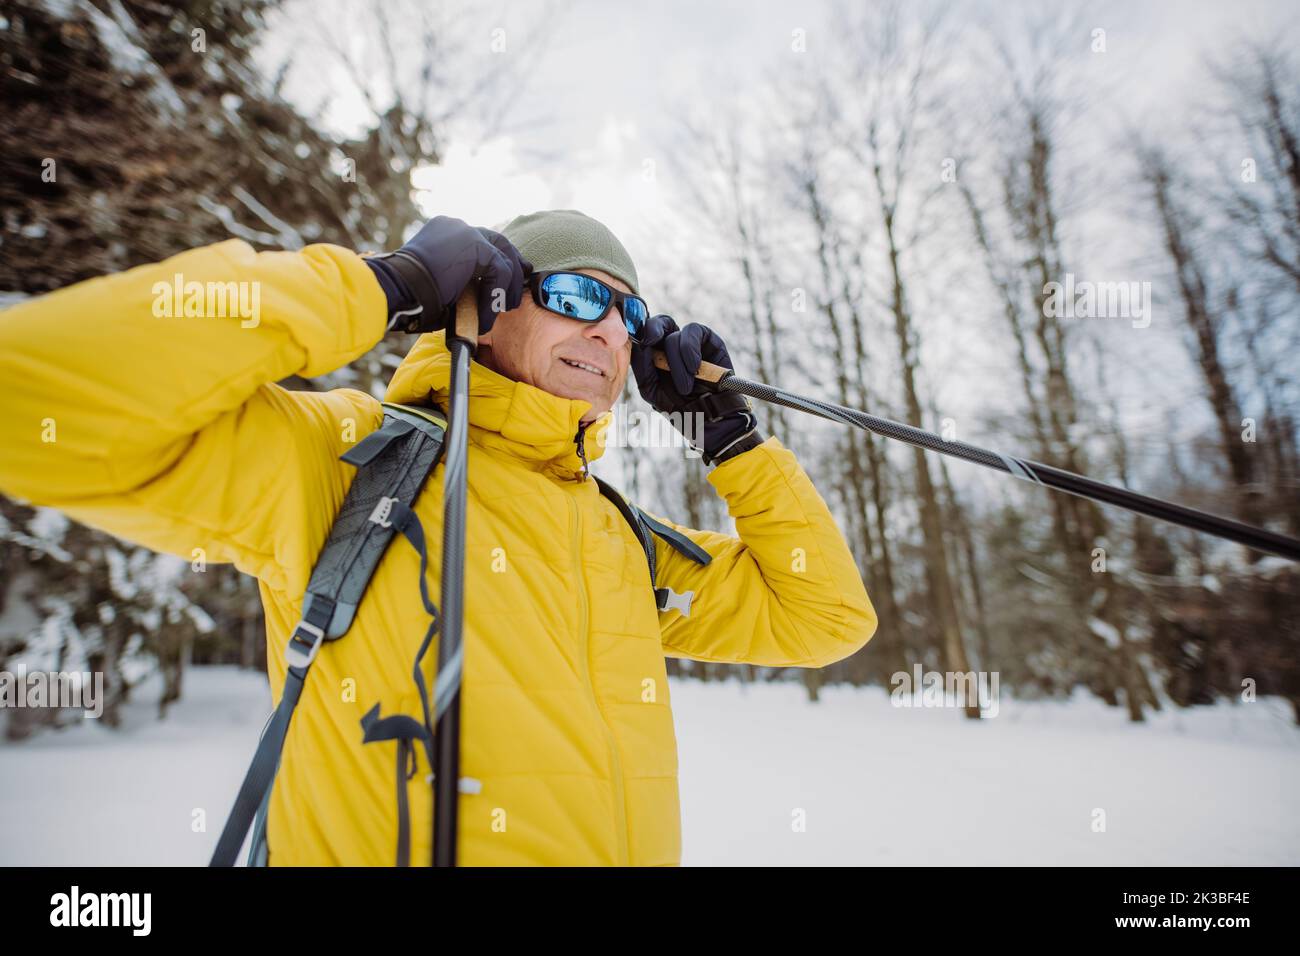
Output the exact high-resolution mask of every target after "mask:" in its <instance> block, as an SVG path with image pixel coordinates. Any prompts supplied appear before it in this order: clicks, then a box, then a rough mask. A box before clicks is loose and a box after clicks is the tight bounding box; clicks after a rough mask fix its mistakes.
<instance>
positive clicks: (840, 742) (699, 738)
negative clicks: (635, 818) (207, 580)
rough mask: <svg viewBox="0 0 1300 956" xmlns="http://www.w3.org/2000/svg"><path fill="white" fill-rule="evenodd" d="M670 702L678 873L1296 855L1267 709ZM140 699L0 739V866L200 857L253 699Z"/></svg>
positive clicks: (761, 691) (873, 697) (777, 691)
mask: <svg viewBox="0 0 1300 956" xmlns="http://www.w3.org/2000/svg"><path fill="white" fill-rule="evenodd" d="M671 694H672V698H673V706H674V710H675V712H676V715H677V737H678V745H679V749H680V760H681V792H682V816H683V846H684V853H683V861H682V862H683V863H684V864H685V865H710V864H720V865H768V864H781V865H827V864H831V865H849V864H883V865H934V864H957V865H971V864H978V865H1014V864H1048V865H1055V864H1076V865H1101V864H1117V865H1290V866H1294V865H1296V864H1300V822H1297V817H1296V814H1295V812H1294V809H1295V807H1294V799H1293V797H1291V796H1289V795H1293V794H1294V793H1296V792H1297V789H1298V788H1300V760H1297V759H1296V758H1297V756H1300V730H1297V728H1296V727H1294V726H1293V725H1292V723H1291V718H1290V711H1289V708H1288V707H1286V706H1285V705H1284V704H1283V703H1282V702H1281V701H1278V700H1273V699H1263V700H1260V701H1258V702H1256V703H1251V704H1244V703H1243V704H1237V705H1235V706H1233V705H1229V704H1220V705H1218V706H1216V707H1212V708H1196V709H1193V710H1184V711H1177V712H1170V711H1166V712H1165V713H1162V714H1156V715H1153V716H1152V718H1151V719H1150V721H1149V722H1148V723H1147V724H1146V725H1142V726H1132V725H1130V724H1128V723H1127V721H1126V720H1125V716H1124V713H1123V712H1122V710H1121V709H1119V708H1107V707H1105V706H1104V705H1102V704H1100V703H1099V702H1097V701H1096V700H1093V699H1089V698H1087V697H1083V696H1078V697H1076V698H1074V699H1072V700H1069V701H1061V702H1023V701H1014V700H1009V699H1003V700H1002V701H1001V703H1000V708H999V712H998V716H997V717H995V718H992V719H985V720H978V721H967V720H965V719H963V718H962V717H961V716H960V715H959V714H958V712H957V711H955V710H951V709H938V708H936V709H926V708H910V709H899V708H894V707H891V706H890V704H889V699H888V695H887V694H886V692H885V691H884V690H881V689H875V688H872V689H853V688H847V687H831V688H823V690H822V693H821V701H820V702H819V703H817V704H810V703H808V701H807V697H806V692H805V691H804V689H803V688H802V686H800V685H798V684H761V685H748V686H745V685H741V684H739V683H736V682H734V681H733V682H728V683H722V684H701V683H698V682H693V681H687V682H682V681H673V682H672V686H671ZM155 701H156V687H149V686H146V687H144V688H141V689H140V692H139V693H137V695H136V702H135V703H133V704H131V705H130V706H129V707H128V708H127V712H126V715H125V716H126V719H125V722H124V728H123V729H122V730H120V731H110V730H108V729H107V728H106V727H102V726H100V725H98V723H97V722H96V721H87V720H80V721H76V722H75V726H72V727H69V728H68V729H66V730H63V731H59V732H57V733H46V734H41V735H39V736H37V737H35V738H33V739H30V740H28V741H24V742H22V743H20V744H11V745H0V780H3V781H4V785H3V787H2V788H0V865H6V866H8V865H19V864H49V865H55V864H63V865H120V864H121V865H124V864H142V865H201V864H204V863H206V861H207V858H208V855H209V853H210V852H211V849H212V846H213V845H214V843H215V841H216V837H217V834H218V833H219V832H220V829H221V825H222V824H223V823H224V821H225V814H226V811H227V810H228V809H229V806H230V802H231V801H232V800H233V798H234V795H235V791H236V790H237V788H238V785H239V782H240V780H241V779H242V776H243V773H244V770H245V767H246V762H247V760H248V758H249V756H250V755H251V753H252V749H253V747H254V745H255V743H256V740H257V736H258V734H259V733H260V731H261V728H262V724H263V722H264V720H265V717H266V715H267V712H268V709H269V706H270V695H269V693H268V692H267V689H266V683H265V680H264V678H262V677H261V676H260V675H258V674H255V673H251V672H247V671H239V670H237V669H234V668H229V667H204V668H195V669H192V670H190V671H189V672H188V673H187V674H186V676H185V695H184V697H183V699H182V700H181V701H180V703H179V704H177V705H175V706H174V707H173V708H172V709H171V710H170V711H169V714H168V717H167V719H166V720H165V721H161V722H160V721H157V720H156V719H155V718H154V712H155ZM196 808H200V809H203V810H205V811H206V814H207V821H206V823H207V830H206V832H203V833H195V832H193V830H192V826H191V820H192V815H193V812H194V810H195V809H196ZM1098 808H1099V809H1102V810H1104V811H1105V814H1106V831H1105V832H1093V829H1092V825H1093V819H1094V810H1095V809H1098ZM800 810H802V811H803V817H804V819H805V820H806V828H805V829H804V831H803V832H796V831H795V829H794V827H793V826H792V823H793V821H794V820H795V814H796V812H797V811H800Z"/></svg>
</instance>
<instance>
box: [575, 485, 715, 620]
mask: <svg viewBox="0 0 1300 956" xmlns="http://www.w3.org/2000/svg"><path fill="white" fill-rule="evenodd" d="M592 477H593V478H595V479H596V485H597V486H598V487H599V488H600V493H601V494H602V495H604V496H605V497H606V498H608V499H609V500H610V501H611V502H612V503H613V504H614V507H615V508H617V509H618V512H619V514H621V515H622V516H623V520H625V521H626V522H627V523H628V524H629V525H631V526H632V530H633V532H635V534H636V537H637V540H638V541H639V542H641V550H643V551H644V552H645V558H646V564H647V565H649V568H650V587H651V589H652V590H653V591H654V596H655V606H656V607H658V608H659V610H660V611H671V610H674V609H676V610H678V611H681V612H682V614H683V615H685V616H688V617H689V616H690V613H691V599H692V598H694V596H695V592H694V591H686V592H685V593H683V594H678V593H677V592H676V591H674V590H673V589H672V588H661V587H659V583H658V579H657V573H658V561H657V559H656V556H655V540H654V539H655V536H656V535H657V536H658V537H660V538H662V539H663V540H664V542H665V543H667V544H668V545H669V546H670V547H671V548H672V549H673V550H674V551H676V552H678V553H679V554H681V555H684V556H685V557H688V558H690V559H691V560H692V561H694V562H695V563H697V564H702V565H707V564H708V563H709V562H710V561H712V560H713V558H712V557H710V556H709V553H708V552H707V551H705V550H704V549H703V548H701V547H700V546H699V545H698V544H696V543H695V542H694V541H692V540H691V539H690V538H688V537H686V535H684V534H682V533H681V532H680V531H677V530H676V529H674V528H670V527H668V525H666V524H664V523H663V522H662V521H656V520H655V519H654V518H651V517H650V516H649V515H647V514H646V513H645V512H644V511H642V510H641V509H640V508H638V507H637V506H636V505H634V504H632V502H630V501H628V500H627V498H625V497H624V496H623V493H622V492H620V491H619V490H618V489H617V488H615V487H614V486H613V485H611V484H610V483H609V482H607V481H605V480H603V479H601V478H599V477H597V476H595V475H592Z"/></svg>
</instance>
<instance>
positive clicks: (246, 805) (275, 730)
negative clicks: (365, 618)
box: [209, 595, 334, 866]
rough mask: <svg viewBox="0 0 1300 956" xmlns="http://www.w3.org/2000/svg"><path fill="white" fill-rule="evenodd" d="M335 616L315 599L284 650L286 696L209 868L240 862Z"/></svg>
mask: <svg viewBox="0 0 1300 956" xmlns="http://www.w3.org/2000/svg"><path fill="white" fill-rule="evenodd" d="M333 614H334V602H333V601H331V600H329V599H328V598H322V597H321V596H320V595H317V596H316V600H315V601H313V602H312V605H311V607H310V608H309V609H306V612H305V614H304V616H303V619H302V620H301V621H299V622H298V624H297V626H296V627H294V629H293V634H292V635H291V636H290V638H289V645H288V647H286V648H285V660H286V661H287V662H288V664H289V667H288V671H287V673H286V674H285V678H284V690H283V692H282V693H281V694H280V703H279V705H278V706H277V707H276V708H275V714H274V715H273V716H272V717H271V722H270V723H269V724H267V725H266V730H265V731H263V733H262V738H261V740H259V741H258V742H257V753H256V754H255V755H254V756H253V762H252V763H251V764H249V766H248V772H247V773H246V774H245V775H244V782H243V783H242V784H241V785H240V787H239V795H238V796H237V797H236V798H235V806H234V808H233V809H232V810H231V811H230V816H229V817H228V818H227V819H226V825H225V827H224V828H223V829H222V831H221V838H220V839H219V840H218V841H217V848H216V850H215V851H213V854H212V862H211V863H210V864H209V865H211V866H234V865H235V860H236V859H237V858H238V856H239V848H240V847H241V846H243V844H244V837H246V836H247V835H248V829H249V827H250V826H252V824H253V818H254V817H256V816H257V813H258V809H259V807H260V806H261V805H262V802H263V801H264V800H265V799H266V796H267V794H268V793H269V792H270V789H271V783H272V781H273V780H274V779H275V771H276V768H277V767H278V766H279V764H280V753H281V752H282V751H283V750H284V740H285V737H286V736H287V735H288V733H289V721H290V720H291V719H292V718H293V711H294V708H296V707H297V706H298V700H299V698H301V697H302V688H303V684H304V683H305V682H306V680H307V673H308V671H310V670H311V665H312V662H313V661H314V660H316V653H317V652H318V651H319V650H320V646H321V644H322V643H323V642H324V640H325V628H326V627H328V626H329V622H330V618H331V617H332V616H333Z"/></svg>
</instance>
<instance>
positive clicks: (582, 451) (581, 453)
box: [573, 422, 591, 481]
mask: <svg viewBox="0 0 1300 956" xmlns="http://www.w3.org/2000/svg"><path fill="white" fill-rule="evenodd" d="M586 440H587V426H586V425H585V424H583V423H582V422H579V423H578V434H576V435H574V436H573V442H574V444H575V445H577V446H578V457H579V458H581V459H582V477H581V478H579V479H578V480H579V481H586V480H587V476H588V475H589V474H590V473H591V466H590V465H589V464H588V463H587V448H586Z"/></svg>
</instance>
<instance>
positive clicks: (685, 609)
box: [655, 588, 695, 617]
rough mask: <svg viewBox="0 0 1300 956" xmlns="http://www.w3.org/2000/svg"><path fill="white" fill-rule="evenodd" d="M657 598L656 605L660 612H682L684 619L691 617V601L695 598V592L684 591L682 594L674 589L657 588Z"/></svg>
mask: <svg viewBox="0 0 1300 956" xmlns="http://www.w3.org/2000/svg"><path fill="white" fill-rule="evenodd" d="M655 597H656V598H658V600H657V601H656V603H657V604H658V605H659V610H660V611H672V610H677V611H681V612H682V617H690V616H691V601H692V599H694V597H695V592H694V591H683V592H681V593H680V594H679V593H678V592H676V591H674V590H673V589H672V588H655Z"/></svg>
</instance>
